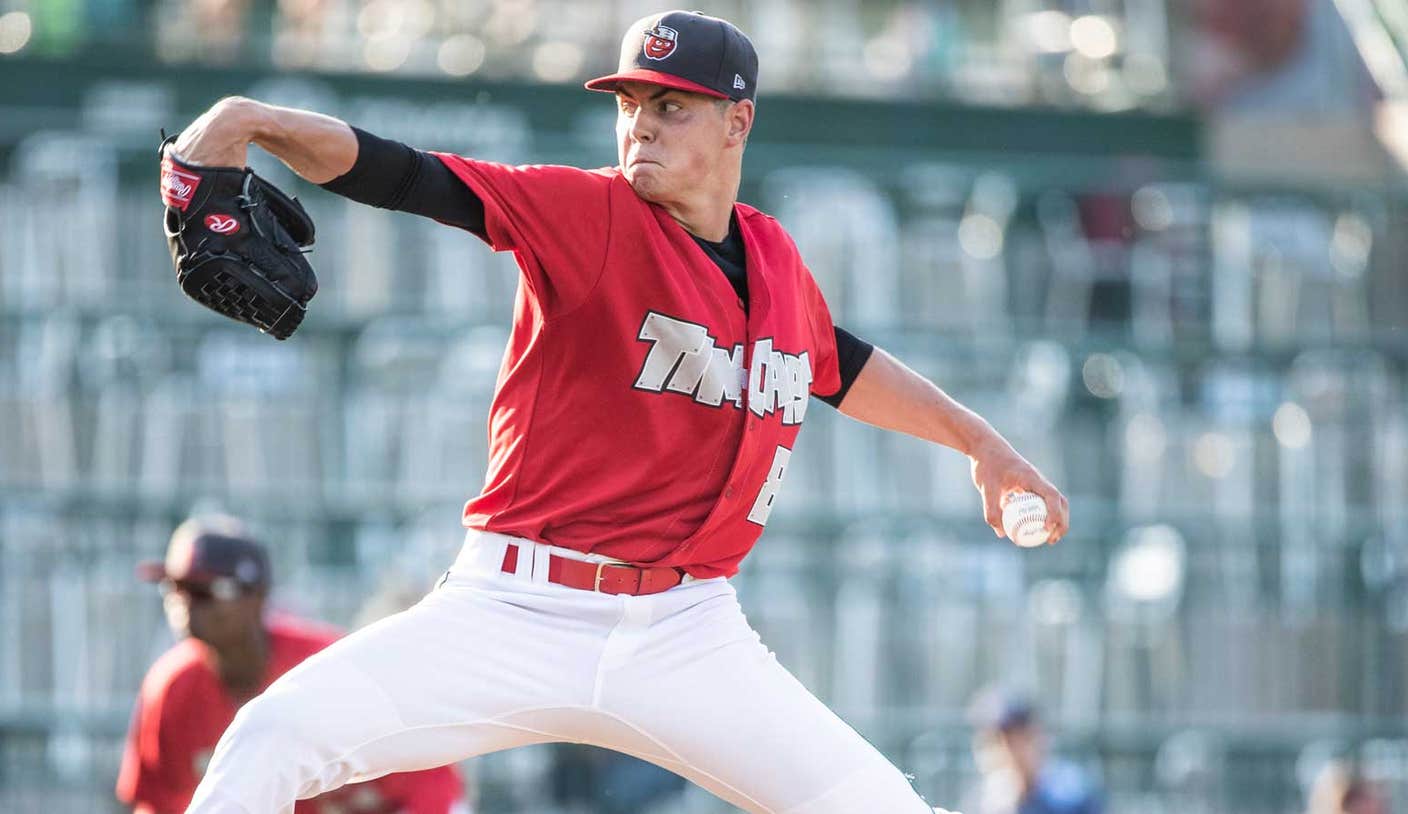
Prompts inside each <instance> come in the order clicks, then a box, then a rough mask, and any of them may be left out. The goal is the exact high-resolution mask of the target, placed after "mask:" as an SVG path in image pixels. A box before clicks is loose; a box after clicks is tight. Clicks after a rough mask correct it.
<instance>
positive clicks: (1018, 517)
mask: <svg viewBox="0 0 1408 814" xmlns="http://www.w3.org/2000/svg"><path fill="white" fill-rule="evenodd" d="M1002 530H1003V531H1005V532H1007V538H1008V539H1009V540H1011V541H1012V542H1014V543H1016V544H1017V545H1019V546H1022V547H1024V548H1031V547H1032V546H1039V545H1041V544H1042V543H1045V542H1046V540H1047V536H1048V535H1047V533H1046V501H1044V500H1042V499H1041V498H1040V497H1038V496H1037V495H1034V494H1032V493H1031V492H1014V493H1013V494H1012V495H1010V496H1009V497H1008V498H1007V504H1006V505H1005V506H1003V507H1002Z"/></svg>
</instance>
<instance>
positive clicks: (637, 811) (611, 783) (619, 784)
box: [552, 744, 685, 814]
mask: <svg viewBox="0 0 1408 814" xmlns="http://www.w3.org/2000/svg"><path fill="white" fill-rule="evenodd" d="M684 788H685V780H684V778H683V777H680V776H679V775H677V774H675V773H674V772H670V771H666V770H665V769H662V768H660V767H659V766H656V765H654V764H652V763H646V762H645V761H643V760H637V759H636V758H633V757H630V756H629V755H623V754H621V753H620V752H612V751H609V750H606V749H596V748H592V747H587V746H579V745H576V744H557V745H555V746H554V747H553V768H552V797H553V802H555V803H557V804H558V805H560V806H563V807H565V808H566V809H567V810H568V811H582V812H590V814H641V812H644V811H647V810H651V807H652V806H664V805H666V804H668V803H670V802H671V801H672V800H675V799H676V798H678V797H679V795H680V793H681V792H683V791H684Z"/></svg>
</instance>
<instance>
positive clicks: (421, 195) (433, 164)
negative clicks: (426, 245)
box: [320, 127, 875, 407]
mask: <svg viewBox="0 0 1408 814" xmlns="http://www.w3.org/2000/svg"><path fill="white" fill-rule="evenodd" d="M352 132H353V133H355V134H356V136H357V161H356V162H355V163H354V164H353V165H352V169H350V170H348V171H347V172H345V173H343V174H342V175H340V176H338V177H336V178H334V179H332V180H331V181H328V182H327V183H325V184H321V185H320V186H322V188H323V189H326V190H328V191H329V192H333V193H336V194H338V195H341V196H343V197H345V198H351V199H352V200H354V201H357V202H358V203H364V204H367V205H369V206H375V207H377V208H380V209H394V210H396V211H398V212H410V213H411V214H414V215H423V216H425V217H427V218H434V219H435V220H438V221H440V222H441V223H445V224H449V225H450V226H458V227H460V228H461V229H467V230H468V231H471V232H473V233H475V234H476V235H479V236H480V237H481V238H482V237H484V202H483V201H481V200H479V196H478V195H475V194H474V191H473V190H471V189H470V188H469V187H467V186H465V185H464V184H463V183H461V182H460V180H459V178H457V177H455V174H454V173H453V172H451V171H450V168H449V167H447V166H445V164H444V162H442V161H441V160H440V159H438V158H436V157H435V156H433V155H431V154H430V153H427V152H425V151H423V150H417V149H415V148H413V147H409V146H407V145H405V144H402V143H401V142H399V141H391V140H390V139H384V138H381V137H380V136H376V135H373V134H371V133H368V132H367V131H365V130H362V129H361V128H359V127H353V128H352ZM728 240H732V241H740V242H741V240H742V238H741V236H739V235H738V232H737V230H736V229H730V234H729V236H728V238H727V240H726V241H725V242H727V241H728ZM716 248H719V247H716ZM724 248H732V249H733V250H734V251H732V252H723V253H720V252H719V251H714V252H709V255H710V257H711V258H712V259H713V260H714V262H715V263H716V264H718V265H719V270H720V272H721V273H724V274H725V275H726V276H728V277H729V278H730V281H731V282H733V283H734V285H735V287H736V288H738V290H739V297H740V298H741V299H742V300H743V301H744V302H745V303H746V302H747V301H748V300H747V297H748V291H747V288H746V282H745V281H746V280H747V277H746V275H744V274H743V269H742V263H736V262H734V261H733V258H734V257H737V258H742V257H743V256H744V254H743V250H742V249H743V247H742V245H738V246H734V247H724ZM725 265H729V266H736V268H733V270H734V271H735V273H734V274H732V275H729V274H727V270H726V269H725V268H724V266H725ZM874 350H875V347H874V346H873V345H871V344H870V343H869V342H866V341H865V340H863V339H860V338H858V337H856V336H854V335H852V334H850V333H848V332H847V331H845V330H843V329H841V328H837V329H836V361H837V365H838V367H840V371H841V389H840V390H837V391H836V392H835V393H833V394H832V395H829V396H818V397H817V398H819V399H821V400H822V401H824V402H826V403H827V404H830V405H831V406H832V407H840V406H841V401H842V400H843V399H845V398H846V393H847V392H848V391H849V390H850V389H851V385H852V384H853V383H854V382H855V380H856V376H858V375H860V371H861V368H863V367H865V363H866V362H867V361H868V360H869V359H870V354H871V353H872V352H873V351H874Z"/></svg>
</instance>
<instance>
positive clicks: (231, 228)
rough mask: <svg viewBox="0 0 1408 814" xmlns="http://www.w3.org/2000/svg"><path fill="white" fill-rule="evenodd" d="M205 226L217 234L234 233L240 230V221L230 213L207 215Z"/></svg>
mask: <svg viewBox="0 0 1408 814" xmlns="http://www.w3.org/2000/svg"><path fill="white" fill-rule="evenodd" d="M205 228H207V229H209V230H210V231H212V232H214V233H215V234H217V235H233V234H234V233H235V232H238V231H239V230H240V222H239V221H237V220H235V219H234V218H232V217H230V216H229V215H206V216H205Z"/></svg>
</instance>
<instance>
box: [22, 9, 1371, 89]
mask: <svg viewBox="0 0 1408 814" xmlns="http://www.w3.org/2000/svg"><path fill="white" fill-rule="evenodd" d="M1366 2H1367V3H1369V4H1370V5H1373V4H1375V3H1380V2H1382V3H1385V4H1388V5H1391V4H1392V3H1393V2H1394V0H1366ZM1333 4H1334V0H1247V1H1246V2H1237V3H1226V2H1220V0H999V1H998V2H993V0H878V1H877V0H866V2H860V0H823V2H811V1H810V0H805V1H804V0H772V1H771V2H767V3H748V2H742V1H741V0H713V2H709V3H705V4H704V5H705V8H704V9H703V10H704V11H706V12H709V13H712V14H716V15H719V16H724V17H728V18H729V19H732V20H734V21H735V22H737V23H738V24H740V25H741V26H742V27H743V28H744V29H745V30H747V31H749V32H750V33H751V35H752V37H753V39H754V40H755V42H756V43H757V45H758V49H759V52H760V54H761V56H762V60H763V64H764V65H765V66H766V69H765V72H764V82H765V85H766V87H767V89H768V90H769V91H777V90H792V91H797V92H808V93H827V94H832V93H842V94H862V95H866V94H869V95H889V94H894V93H897V92H899V93H906V92H907V93H916V92H917V93H920V94H923V95H926V96H935V95H942V96H947V97H951V98H956V99H960V100H964V101H970V102H979V103H985V104H999V105H1004V106H1011V105H1027V104H1044V105H1058V106H1073V107H1084V108H1091V109H1098V110H1123V109H1129V108H1136V107H1138V108H1153V109H1168V108H1171V107H1177V106H1186V105H1190V104H1192V105H1200V106H1216V105H1220V104H1223V103H1238V102H1242V101H1245V100H1246V99H1248V98H1255V99H1258V100H1260V101H1259V102H1258V104H1278V103H1291V104H1297V103H1300V104H1304V103H1306V102H1309V103H1311V104H1313V105H1314V106H1315V107H1316V109H1318V110H1321V111H1324V112H1329V111H1330V110H1333V109H1336V108H1343V107H1344V106H1345V105H1353V104H1354V103H1355V98H1356V95H1354V94H1351V95H1349V96H1346V95H1344V94H1341V93H1336V92H1335V90H1334V89H1335V88H1339V87H1342V86H1343V80H1344V79H1345V77H1346V75H1348V74H1351V73H1354V72H1359V73H1363V69H1362V67H1360V66H1359V65H1358V63H1357V58H1356V56H1355V54H1354V48H1353V44H1352V42H1351V40H1350V38H1349V35H1348V33H1347V32H1346V31H1345V30H1344V27H1343V25H1342V24H1341V23H1340V21H1339V17H1338V15H1337V14H1336V13H1335V11H1334V9H1333ZM7 6H8V7H9V8H10V9H11V14H10V15H9V16H8V18H3V17H0V54H4V53H9V52H17V51H20V50H21V49H25V48H28V49H29V50H30V51H32V52H37V53H40V54H65V53H75V52H81V51H82V50H84V49H92V48H107V47H112V46H122V45H127V46H133V45H136V46H140V47H144V48H150V49H152V50H153V51H154V53H155V54H157V55H158V56H159V57H160V58H161V59H163V60H166V61H170V62H174V63H180V62H187V61H199V62H205V63H211V64H235V63H241V62H243V63H253V64H272V65H274V66H277V67H280V68H287V69H294V68H315V69H320V70H328V71H335V72H344V71H365V72H374V73H399V74H409V75H422V76H448V77H463V76H486V77H495V78H512V79H519V80H532V81H539V82H568V81H576V80H579V79H581V78H583V77H585V76H588V75H596V74H599V73H601V72H602V71H603V70H604V69H606V68H607V67H609V66H612V65H613V64H614V60H615V56H616V42H617V33H618V32H619V31H621V30H622V29H623V28H624V27H625V25H626V24H627V23H629V22H630V21H631V20H633V19H635V18H637V17H639V16H641V15H644V14H647V13H650V12H652V11H659V10H662V7H660V6H659V4H658V3H651V2H643V0H596V1H595V2H577V1H576V0H80V1H76V2H73V3H44V2H36V0H6V1H5V2H4V3H0V9H5V8H6V7H7ZM7 20H8V22H7ZM1361 84H1362V85H1364V87H1363V88H1362V91H1363V94H1369V93H1371V92H1372V91H1371V90H1370V88H1369V87H1368V84H1367V82H1361ZM1277 86H1279V88H1280V89H1279V90H1278V89H1277Z"/></svg>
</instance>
